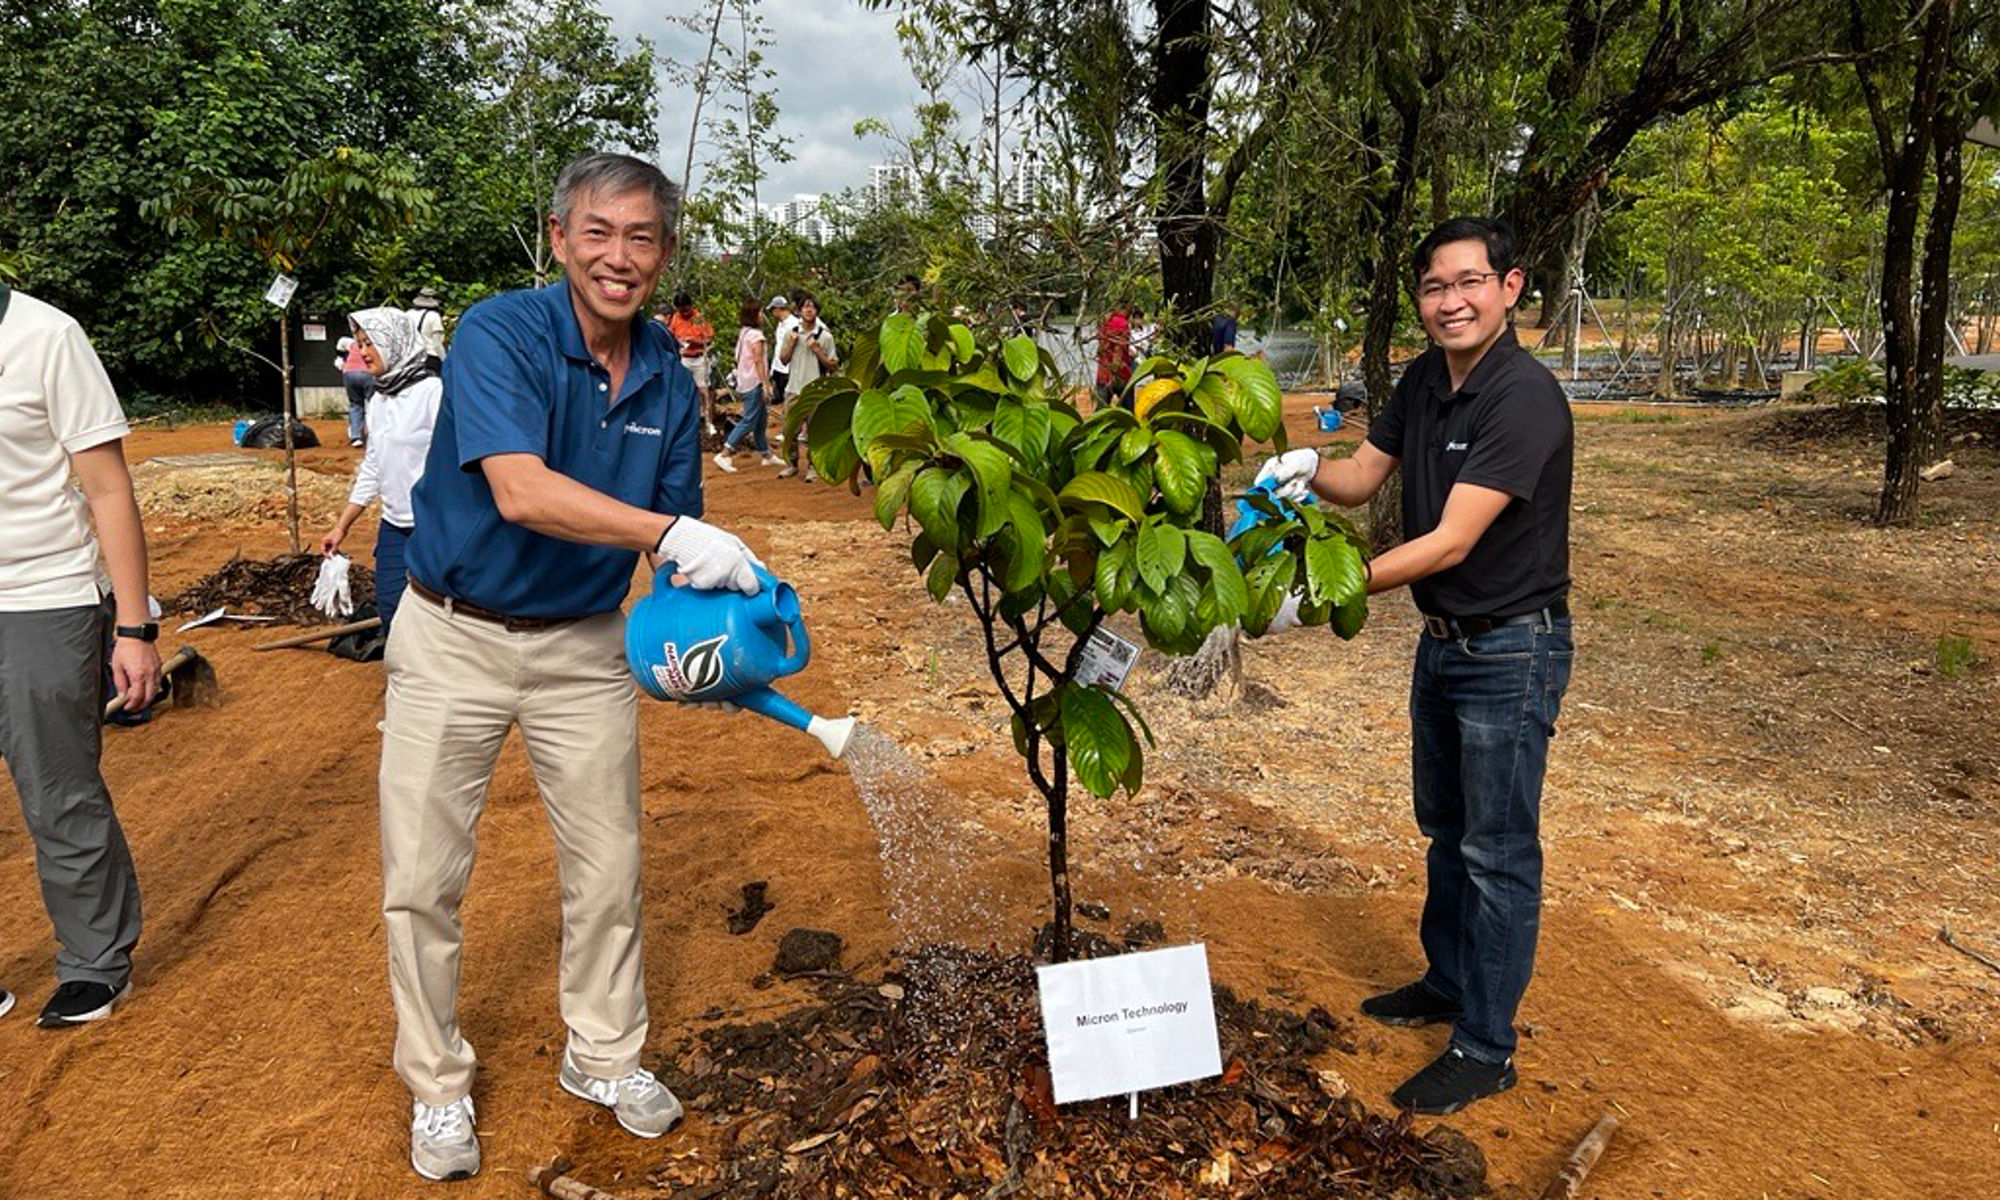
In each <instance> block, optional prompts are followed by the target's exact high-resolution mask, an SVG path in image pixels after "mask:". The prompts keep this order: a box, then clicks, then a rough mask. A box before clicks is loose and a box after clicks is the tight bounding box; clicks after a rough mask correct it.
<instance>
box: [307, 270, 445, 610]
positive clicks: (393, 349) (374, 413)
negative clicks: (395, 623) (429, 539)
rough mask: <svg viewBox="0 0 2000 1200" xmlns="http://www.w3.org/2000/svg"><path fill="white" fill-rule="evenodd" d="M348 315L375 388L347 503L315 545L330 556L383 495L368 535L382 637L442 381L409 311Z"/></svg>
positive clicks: (399, 588)
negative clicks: (412, 494) (372, 533)
mask: <svg viewBox="0 0 2000 1200" xmlns="http://www.w3.org/2000/svg"><path fill="white" fill-rule="evenodd" d="M347 321H348V324H349V325H351V326H353V327H354V341H355V344H356V345H358V346H359V347H360V348H361V355H362V358H363V359H364V360H365V361H366V363H367V365H368V371H369V373H370V374H372V375H373V376H374V377H375V394H374V395H373V396H371V397H370V398H369V400H368V450H367V452H366V453H364V454H363V455H362V456H361V468H360V470H358V471H356V472H355V473H354V489H353V490H352V491H351V492H349V493H348V495H347V507H346V508H345V509H343V510H341V514H340V519H339V520H336V521H335V522H334V523H333V528H332V529H329V530H327V532H326V536H325V537H323V538H321V539H320V541H319V550H320V553H321V554H329V555H330V554H333V553H335V552H336V551H338V550H339V549H340V544H341V543H342V542H344V541H346V540H347V535H348V533H349V531H351V530H352V529H353V528H354V522H356V521H357V520H359V519H360V518H361V514H362V513H364V512H366V511H368V505H369V504H370V503H371V502H372V501H374V500H376V499H378V498H379V499H380V500H381V501H382V519H381V522H380V523H379V524H378V525H377V526H376V533H375V613H376V615H377V616H379V617H381V618H382V629H381V632H382V634H383V635H385V636H386V635H387V634H388V632H389V623H390V622H391V621H392V620H394V619H395V616H396V606H397V605H398V604H400V603H401V602H402V599H403V585H404V582H405V580H406V579H407V578H408V576H406V575H405V574H404V571H403V548H404V547H405V546H406V545H407V544H408V543H409V540H410V530H411V529H413V528H415V526H416V517H415V515H414V513H413V512H412V510H411V508H410V490H411V489H412V488H414V487H416V486H417V480H419V479H421V478H422V477H423V474H424V457H425V456H426V455H427V454H429V453H430V449H431V426H432V425H433V424H434V423H436V421H437V411H438V401H439V400H441V399H443V397H444V383H443V381H442V380H440V379H439V378H438V375H437V371H436V369H435V368H433V367H432V366H431V362H432V358H431V355H430V348H429V346H428V344H427V343H426V341H425V339H424V337H423V335H422V334H421V333H420V332H419V331H418V328H417V323H416V322H415V321H413V320H411V319H410V314H409V313H407V312H403V311H401V310H398V309H394V308H368V309H363V310H362V311H360V312H357V313H351V314H349V315H348V318H347Z"/></svg>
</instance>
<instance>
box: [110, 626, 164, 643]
mask: <svg viewBox="0 0 2000 1200" xmlns="http://www.w3.org/2000/svg"><path fill="white" fill-rule="evenodd" d="M111 632H113V633H115V634H117V635H118V636H119V637H128V638H138V639H139V640H140V641H142V642H156V641H158V640H159V638H160V627H159V626H158V625H156V624H154V623H153V622H151V621H148V622H146V623H145V624H144V625H114V626H112V628H111Z"/></svg>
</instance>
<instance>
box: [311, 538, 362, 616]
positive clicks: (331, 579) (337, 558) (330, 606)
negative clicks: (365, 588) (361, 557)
mask: <svg viewBox="0 0 2000 1200" xmlns="http://www.w3.org/2000/svg"><path fill="white" fill-rule="evenodd" d="M347 566H348V558H347V556H346V555H345V554H329V555H327V556H326V557H325V558H323V559H321V560H320V564H319V578H317V579H315V580H314V581H313V590H312V606H313V607H314V608H316V609H318V610H320V611H321V612H323V613H325V614H326V615H327V616H329V617H336V618H337V617H346V616H351V615H353V613H354V598H353V596H352V595H350V594H349V592H348V588H347Z"/></svg>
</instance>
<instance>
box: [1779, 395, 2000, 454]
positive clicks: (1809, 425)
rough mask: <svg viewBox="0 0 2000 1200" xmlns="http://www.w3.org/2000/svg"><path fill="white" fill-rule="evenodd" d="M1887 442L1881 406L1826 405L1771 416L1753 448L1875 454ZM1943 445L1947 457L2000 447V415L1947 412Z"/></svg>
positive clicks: (1991, 411)
mask: <svg viewBox="0 0 2000 1200" xmlns="http://www.w3.org/2000/svg"><path fill="white" fill-rule="evenodd" d="M1888 436H1889V432H1888V423H1887V417H1886V415H1885V412H1884V409H1883V406H1882V405H1880V404H1877V403H1854V404H1825V405H1814V406H1811V407H1806V408H1780V409H1775V410H1773V411H1772V412H1771V413H1770V415H1769V418H1768V419H1767V420H1764V421H1761V422H1759V423H1758V425H1757V427H1756V429H1755V431H1754V432H1752V433H1751V435H1750V444H1751V445H1753V446H1755V447H1757V448H1758V449H1760V450H1774V451H1787V450H1800V449H1810V448H1812V447H1814V446H1820V445H1826V444H1828V443H1839V444H1866V445H1867V446H1869V447H1871V448H1877V447H1880V446H1881V445H1883V444H1884V442H1885V441H1886V440H1887V438H1888ZM1944 444H1945V451H1946V453H1947V454H1951V453H1953V452H1955V451H1960V450H1962V449H1963V448H1965V447H1967V446H1970V447H1972V448H1975V449H1984V450H1987V451H1989V452H1990V451H1992V450H1994V449H1995V448H1996V447H2000V409H1990V408H1947V409H1945V411H1944Z"/></svg>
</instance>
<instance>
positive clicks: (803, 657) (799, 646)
mask: <svg viewBox="0 0 2000 1200" xmlns="http://www.w3.org/2000/svg"><path fill="white" fill-rule="evenodd" d="M757 578H758V580H759V581H761V582H762V583H763V585H764V590H765V591H766V592H768V593H770V594H771V595H773V596H775V595H777V592H778V581H777V580H776V579H775V578H773V577H772V575H771V573H770V572H769V571H767V570H765V569H764V568H763V567H761V566H760V567H758V568H757ZM785 632H786V633H788V634H790V635H791V641H792V652H791V653H790V654H787V655H786V656H785V657H784V660H783V661H782V662H780V663H779V664H778V673H779V674H780V675H790V674H792V673H793V672H794V671H803V670H804V669H805V665H806V663H807V662H808V661H809V660H810V659H811V658H812V639H811V638H809V637H807V636H806V618H805V614H804V613H803V612H800V611H798V606H797V604H796V603H794V604H793V611H792V618H791V620H789V621H786V622H785Z"/></svg>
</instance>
